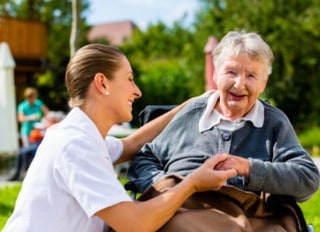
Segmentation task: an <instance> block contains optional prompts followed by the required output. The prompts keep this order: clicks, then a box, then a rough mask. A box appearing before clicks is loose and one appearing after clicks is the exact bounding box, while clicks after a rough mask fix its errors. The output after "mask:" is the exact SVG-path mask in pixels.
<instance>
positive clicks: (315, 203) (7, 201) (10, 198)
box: [0, 184, 320, 231]
mask: <svg viewBox="0 0 320 232" xmlns="http://www.w3.org/2000/svg"><path fill="white" fill-rule="evenodd" d="M20 188H21V184H17V185H14V186H10V187H4V188H0V231H1V230H2V229H3V227H4V224H5V223H6V221H7V219H8V217H9V216H10V215H11V213H12V210H13V208H14V204H15V201H16V198H17V195H18V193H19V191H20ZM319 202H320V190H318V191H317V192H316V194H315V195H313V197H312V198H311V199H310V200H309V201H307V202H304V203H301V204H300V206H301V208H302V211H303V213H304V216H305V218H306V221H307V223H308V224H313V226H314V231H320V212H319Z"/></svg>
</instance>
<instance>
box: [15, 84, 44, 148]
mask: <svg viewBox="0 0 320 232" xmlns="http://www.w3.org/2000/svg"><path fill="white" fill-rule="evenodd" d="M24 98H25V99H24V100H23V101H22V102H21V103H20V104H19V105H18V122H19V123H20V138H21V143H22V146H23V147H28V146H29V144H30V141H29V135H30V132H31V130H32V129H33V128H34V124H35V123H37V122H40V121H41V119H42V118H43V117H44V116H46V114H47V113H48V112H49V109H48V107H47V106H46V105H45V104H44V103H43V102H42V101H41V100H40V99H38V91H37V89H36V88H33V87H27V88H26V89H25V90H24Z"/></svg>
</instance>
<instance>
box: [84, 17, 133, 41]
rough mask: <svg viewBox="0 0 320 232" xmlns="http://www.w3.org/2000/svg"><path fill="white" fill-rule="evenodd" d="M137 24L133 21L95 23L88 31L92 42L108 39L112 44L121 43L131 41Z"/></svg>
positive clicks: (88, 36)
mask: <svg viewBox="0 0 320 232" xmlns="http://www.w3.org/2000/svg"><path fill="white" fill-rule="evenodd" d="M135 29H138V28H137V26H136V25H135V24H134V23H133V22H131V21H121V22H113V23H104V24H98V25H93V26H92V27H91V29H90V30H89V32H88V35H87V38H88V40H89V41H90V42H94V41H97V40H102V39H103V40H106V41H108V42H109V43H110V44H112V45H121V44H123V43H124V42H127V41H130V40H131V38H132V35H133V32H134V30H135Z"/></svg>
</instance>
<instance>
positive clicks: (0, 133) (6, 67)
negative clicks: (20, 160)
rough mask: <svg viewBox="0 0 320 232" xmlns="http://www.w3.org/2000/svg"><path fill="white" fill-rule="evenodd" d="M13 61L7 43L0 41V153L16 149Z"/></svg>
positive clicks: (16, 132) (15, 150)
mask: <svg viewBox="0 0 320 232" xmlns="http://www.w3.org/2000/svg"><path fill="white" fill-rule="evenodd" d="M14 67H15V61H14V59H13V58H12V55H11V52H10V49H9V46H8V44H7V43H5V42H2V43H0V154H1V153H14V152H17V151H18V148H19V147H18V130H17V116H16V99H15V87H14Z"/></svg>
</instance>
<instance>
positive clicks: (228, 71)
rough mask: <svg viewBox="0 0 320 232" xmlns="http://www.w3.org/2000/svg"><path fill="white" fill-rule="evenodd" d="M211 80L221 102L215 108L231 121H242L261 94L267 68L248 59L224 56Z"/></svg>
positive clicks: (246, 56) (266, 78) (246, 57)
mask: <svg viewBox="0 0 320 232" xmlns="http://www.w3.org/2000/svg"><path fill="white" fill-rule="evenodd" d="M214 78H215V81H216V84H217V87H218V91H219V95H220V100H219V103H218V104H217V106H216V108H217V109H218V111H220V113H222V114H223V115H224V116H226V117H227V118H230V119H231V120H234V119H237V118H240V117H243V116H244V115H245V114H246V113H247V112H248V111H250V109H251V108H252V107H253V105H254V104H255V102H256V100H257V99H258V97H259V95H260V94H261V93H262V92H263V91H264V89H265V87H266V84H267V80H268V75H267V73H266V66H265V64H264V63H261V62H259V61H257V60H255V59H252V58H251V57H250V56H248V55H238V56H234V55H227V56H226V57H224V59H223V60H222V61H221V62H220V65H219V66H218V67H216V71H215V74H214Z"/></svg>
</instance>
